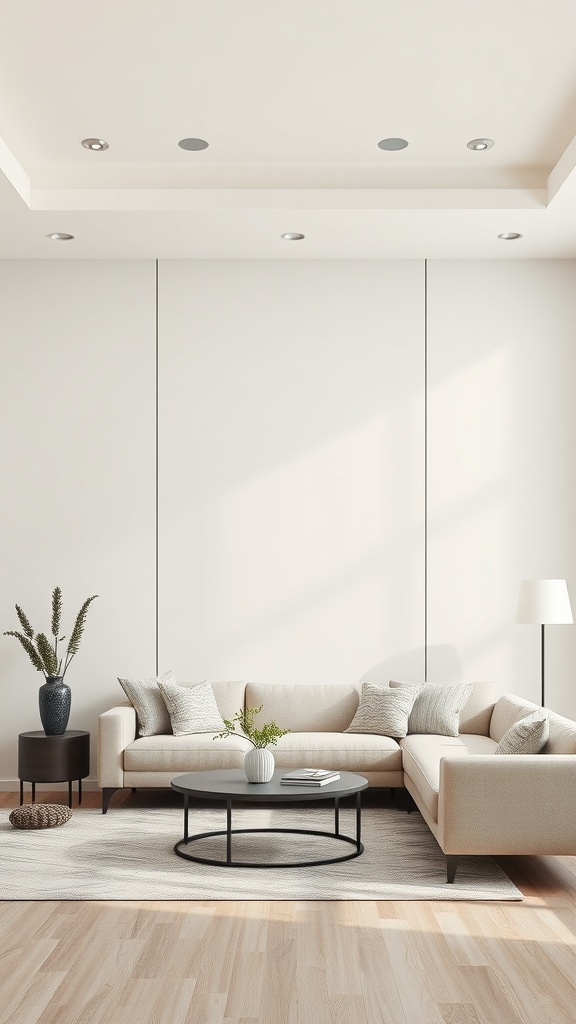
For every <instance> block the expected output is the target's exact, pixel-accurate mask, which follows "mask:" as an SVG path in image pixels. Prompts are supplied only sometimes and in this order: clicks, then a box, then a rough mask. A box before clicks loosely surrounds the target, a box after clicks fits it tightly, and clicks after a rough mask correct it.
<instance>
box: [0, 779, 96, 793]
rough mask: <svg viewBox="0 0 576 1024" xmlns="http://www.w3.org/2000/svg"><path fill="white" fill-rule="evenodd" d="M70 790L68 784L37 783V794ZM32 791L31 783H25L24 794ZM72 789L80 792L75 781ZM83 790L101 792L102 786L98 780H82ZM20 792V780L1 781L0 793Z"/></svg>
mask: <svg viewBox="0 0 576 1024" xmlns="http://www.w3.org/2000/svg"><path fill="white" fill-rule="evenodd" d="M60 787H62V790H67V789H68V783H67V782H37V783H36V792H37V793H41V792H42V791H43V790H45V789H60ZM29 789H30V783H29V782H25V783H24V792H25V793H27V792H28V791H29ZM72 789H73V791H74V793H77V792H78V783H77V782H76V781H74V782H73V783H72ZM82 789H83V790H86V792H87V793H89V792H94V791H95V790H99V789H100V786H99V785H98V783H97V782H96V779H82ZM19 792H20V780H19V779H0V793H19Z"/></svg>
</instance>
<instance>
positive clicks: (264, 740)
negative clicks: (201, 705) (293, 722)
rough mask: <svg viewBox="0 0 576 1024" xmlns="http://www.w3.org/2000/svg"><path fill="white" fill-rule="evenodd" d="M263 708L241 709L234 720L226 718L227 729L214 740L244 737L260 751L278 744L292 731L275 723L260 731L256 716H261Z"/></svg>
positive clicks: (268, 724)
mask: <svg viewBox="0 0 576 1024" xmlns="http://www.w3.org/2000/svg"><path fill="white" fill-rule="evenodd" d="M263 706H264V705H261V706H260V707H259V708H246V709H245V710H243V709H240V711H237V712H236V714H235V715H234V717H233V718H225V719H224V720H223V721H224V725H225V726H226V728H225V729H223V731H222V732H219V733H218V736H217V737H216V736H214V737H213V739H216V738H218V739H226V738H227V737H228V736H244V738H245V739H247V740H249V741H250V743H252V745H253V746H254V747H259V748H260V749H262V748H263V747H268V746H271V745H273V744H276V743H277V742H278V740H279V739H280V737H281V736H285V735H286V733H288V732H290V729H281V728H280V726H278V725H276V722H273V721H272V722H267V723H266V725H263V726H261V728H260V729H258V728H257V727H256V726H255V725H254V719H255V717H256V715H258V714H260V712H261V711H262V707H263ZM237 723H238V725H239V726H240V729H241V732H238V730H237V729H236V724H237Z"/></svg>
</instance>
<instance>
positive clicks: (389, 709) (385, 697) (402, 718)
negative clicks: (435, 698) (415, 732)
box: [344, 683, 418, 739]
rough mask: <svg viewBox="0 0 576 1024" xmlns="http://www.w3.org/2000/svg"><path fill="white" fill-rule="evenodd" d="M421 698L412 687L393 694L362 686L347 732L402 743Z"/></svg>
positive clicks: (364, 684) (403, 688) (378, 688)
mask: <svg viewBox="0 0 576 1024" xmlns="http://www.w3.org/2000/svg"><path fill="white" fill-rule="evenodd" d="M417 695H418V690H417V688H414V689H412V688H411V687H409V686H402V687H399V688H398V689H397V690H391V689H390V687H389V686H377V685H376V683H362V694H361V696H360V703H359V705H358V710H357V711H356V714H355V715H354V718H353V719H352V722H351V723H350V725H349V726H348V728H347V729H345V730H344V732H364V733H376V734H377V735H379V736H391V737H392V738H393V739H401V738H402V737H403V736H406V734H407V732H408V716H409V714H410V712H411V710H412V705H413V704H414V701H415V700H416V697H417Z"/></svg>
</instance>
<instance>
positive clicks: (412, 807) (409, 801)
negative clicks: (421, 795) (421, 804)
mask: <svg viewBox="0 0 576 1024" xmlns="http://www.w3.org/2000/svg"><path fill="white" fill-rule="evenodd" d="M417 810H418V808H417V806H416V801H415V800H414V799H413V798H412V796H411V795H410V793H409V792H408V790H406V811H407V813H408V814H411V813H412V811H417Z"/></svg>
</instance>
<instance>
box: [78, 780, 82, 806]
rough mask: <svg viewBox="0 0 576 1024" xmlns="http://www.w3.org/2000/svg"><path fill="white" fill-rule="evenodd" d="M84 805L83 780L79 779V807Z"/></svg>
mask: <svg viewBox="0 0 576 1024" xmlns="http://www.w3.org/2000/svg"><path fill="white" fill-rule="evenodd" d="M81 803H82V779H78V807H80V804H81Z"/></svg>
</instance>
